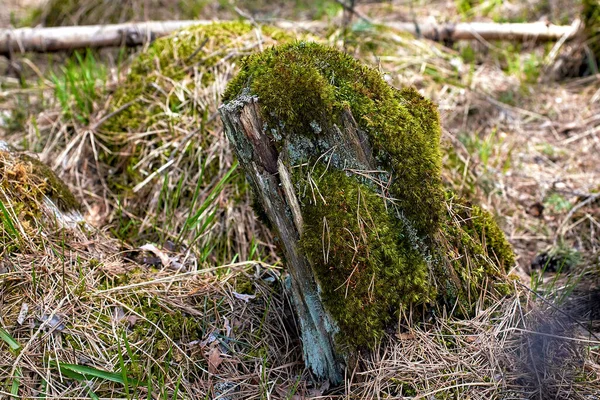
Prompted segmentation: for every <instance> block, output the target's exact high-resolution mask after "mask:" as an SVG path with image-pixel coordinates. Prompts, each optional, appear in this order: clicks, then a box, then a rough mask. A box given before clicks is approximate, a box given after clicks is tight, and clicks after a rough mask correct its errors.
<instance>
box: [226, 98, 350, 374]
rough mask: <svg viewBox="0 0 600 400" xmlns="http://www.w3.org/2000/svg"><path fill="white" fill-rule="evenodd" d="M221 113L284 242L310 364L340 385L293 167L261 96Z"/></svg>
mask: <svg viewBox="0 0 600 400" xmlns="http://www.w3.org/2000/svg"><path fill="white" fill-rule="evenodd" d="M220 113H221V118H222V120H223V124H224V126H225V131H226V133H227V137H228V138H229V140H230V141H231V143H233V144H234V147H235V151H236V154H237V155H238V157H239V160H240V164H241V165H242V168H243V169H244V171H245V172H246V176H247V177H248V180H249V181H250V184H251V186H252V188H253V191H254V193H255V195H256V197H257V198H258V200H259V201H260V203H261V206H262V207H263V209H264V211H265V213H266V214H267V215H268V218H269V220H270V221H271V224H272V225H273V227H274V229H275V232H276V234H277V237H278V238H279V240H280V241H281V247H282V249H283V252H284V254H285V258H286V261H287V268H288V271H289V274H290V276H291V282H290V284H291V293H292V299H293V302H294V306H295V309H296V313H297V315H298V319H299V320H300V329H301V331H302V340H303V343H304V347H303V349H304V359H305V361H306V364H307V365H308V366H309V367H310V368H311V369H312V371H313V372H314V373H315V374H316V375H317V376H319V377H322V378H327V379H329V380H330V381H331V382H332V383H334V384H338V383H340V382H341V380H342V377H343V373H342V371H343V366H342V362H343V358H342V357H341V356H340V355H339V354H338V352H337V351H336V349H335V345H334V335H335V333H336V330H335V324H334V323H333V321H332V319H331V316H330V315H329V314H328V313H327V312H326V311H325V309H324V307H323V304H322V303H321V300H320V295H319V288H318V285H317V282H316V280H315V276H314V274H313V272H312V269H311V267H310V264H309V262H308V260H307V259H306V257H305V256H304V255H303V254H302V252H301V251H300V250H299V248H298V240H299V239H300V235H301V233H302V215H301V213H300V208H299V205H298V200H297V198H296V196H295V193H294V192H295V190H294V188H293V186H292V184H291V180H290V171H289V167H288V166H286V165H285V163H284V162H283V158H282V157H283V155H280V154H278V152H277V150H276V149H275V147H274V146H273V144H272V143H271V140H270V139H269V137H268V136H267V135H265V132H264V129H263V128H264V127H265V124H264V121H263V119H262V118H261V116H260V107H259V104H258V99H257V98H256V97H254V96H240V97H238V98H237V99H236V100H235V101H233V102H231V103H228V104H225V105H224V106H222V107H221V108H220Z"/></svg>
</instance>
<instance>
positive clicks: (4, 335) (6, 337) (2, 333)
mask: <svg viewBox="0 0 600 400" xmlns="http://www.w3.org/2000/svg"><path fill="white" fill-rule="evenodd" d="M0 339H2V341H4V342H5V343H6V344H7V345H8V347H10V348H11V350H13V351H19V349H21V344H19V342H17V341H16V339H15V338H13V337H12V336H11V335H10V333H8V332H7V331H6V330H5V329H4V328H0Z"/></svg>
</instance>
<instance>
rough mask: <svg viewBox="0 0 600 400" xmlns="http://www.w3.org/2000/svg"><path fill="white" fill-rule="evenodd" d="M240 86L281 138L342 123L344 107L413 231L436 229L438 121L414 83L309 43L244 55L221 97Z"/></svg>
mask: <svg viewBox="0 0 600 400" xmlns="http://www.w3.org/2000/svg"><path fill="white" fill-rule="evenodd" d="M246 86H248V87H249V89H250V92H251V93H252V94H254V95H257V96H258V97H259V99H260V102H261V108H262V110H263V117H264V118H265V120H266V121H267V124H268V127H269V128H268V129H275V130H278V129H281V132H279V136H280V137H286V136H290V137H292V136H295V135H307V133H308V134H309V135H308V136H309V137H312V138H317V137H318V134H319V131H320V130H322V128H321V127H327V126H330V125H331V124H334V123H337V124H340V120H341V115H342V112H343V111H344V110H345V109H350V110H351V111H352V115H353V116H354V118H355V119H356V121H357V122H358V125H359V126H360V128H361V129H364V130H365V131H366V132H367V134H368V136H369V140H370V144H371V146H372V147H373V154H374V155H375V156H376V158H377V160H378V162H379V164H380V166H381V169H382V170H385V171H391V172H392V173H393V175H394V181H393V182H392V185H391V186H390V196H391V197H393V198H394V199H396V201H397V204H398V206H399V207H400V209H402V210H403V212H404V213H406V214H407V216H408V218H409V219H410V220H411V223H412V224H414V226H415V228H416V229H417V230H418V231H419V233H421V234H425V233H432V232H434V231H435V230H436V229H437V227H438V222H439V218H440V215H441V211H442V209H441V204H442V202H441V200H442V198H443V192H442V190H441V185H440V182H441V179H440V168H441V156H440V150H439V138H440V126H439V115H438V112H437V108H436V107H435V106H434V105H433V104H432V103H431V102H430V101H429V100H427V99H425V98H423V97H422V96H421V95H419V93H417V92H416V91H415V90H414V89H412V88H404V89H402V90H397V89H394V88H393V87H391V86H389V85H388V84H387V83H386V82H385V81H384V80H383V79H382V78H381V76H380V74H379V73H378V72H377V71H375V70H373V69H371V68H368V67H366V66H364V65H362V64H360V63H359V62H358V61H356V59H354V58H352V57H351V56H349V55H347V54H344V53H341V52H339V51H337V50H335V49H332V48H328V47H325V46H322V45H319V44H316V43H307V42H299V43H295V44H290V45H284V46H280V47H276V48H274V49H271V50H268V51H265V52H263V53H261V54H257V55H254V56H251V57H249V58H248V59H247V60H246V62H245V63H244V66H243V68H242V71H241V72H240V74H238V76H237V77H236V78H235V80H234V81H232V82H231V83H230V85H229V86H228V88H227V90H226V92H225V94H224V101H228V100H231V99H233V98H234V97H235V96H237V95H239V94H240V93H241V91H242V90H243V88H245V87H246ZM311 133H314V134H311Z"/></svg>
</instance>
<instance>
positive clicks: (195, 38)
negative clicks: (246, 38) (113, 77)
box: [103, 21, 291, 153]
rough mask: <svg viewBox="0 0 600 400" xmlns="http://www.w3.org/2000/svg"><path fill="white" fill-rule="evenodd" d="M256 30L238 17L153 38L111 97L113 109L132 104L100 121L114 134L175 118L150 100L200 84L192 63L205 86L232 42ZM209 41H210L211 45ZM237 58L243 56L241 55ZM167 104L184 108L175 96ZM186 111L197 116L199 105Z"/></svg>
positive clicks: (279, 36)
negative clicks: (176, 88)
mask: <svg viewBox="0 0 600 400" xmlns="http://www.w3.org/2000/svg"><path fill="white" fill-rule="evenodd" d="M254 29H256V28H255V27H254V26H253V25H251V24H248V23H245V22H241V21H240V22H225V23H214V24H208V25H199V26H196V27H191V28H186V29H183V30H181V31H179V32H177V33H175V34H174V35H172V36H169V37H166V38H161V39H158V40H156V41H155V42H154V43H153V44H152V45H151V46H150V47H149V48H148V50H147V51H146V52H145V53H142V54H140V56H139V57H138V58H136V60H135V61H134V62H133V64H132V66H131V69H130V72H129V73H128V74H127V79H126V80H125V82H123V83H122V84H121V85H119V88H118V89H117V90H116V92H115V93H114V95H113V98H112V101H111V108H112V110H113V111H115V110H117V109H119V108H120V107H122V106H125V105H127V104H130V103H132V102H133V104H131V105H130V106H129V107H127V108H126V109H125V110H123V111H121V112H119V113H118V114H117V115H116V116H115V117H113V118H111V119H110V120H109V121H108V122H107V123H105V124H104V125H103V129H104V130H106V131H111V132H114V133H118V132H128V131H129V132H131V131H137V130H139V129H140V128H143V127H147V126H150V125H152V123H153V122H155V121H156V120H164V119H165V118H167V119H168V118H176V116H168V115H165V113H164V109H162V108H159V106H160V104H161V103H159V102H153V101H152V98H154V97H155V96H156V95H159V96H160V94H161V92H162V93H169V92H170V90H171V89H172V88H173V82H181V81H187V83H188V85H186V86H187V89H189V90H193V89H194V87H195V86H196V85H197V84H198V82H197V81H196V80H194V79H190V78H189V77H190V76H191V75H194V71H193V68H194V67H196V68H198V69H199V70H200V77H201V82H200V83H201V84H202V85H203V86H206V85H208V84H209V83H210V82H212V80H213V79H214V75H213V73H212V72H211V68H212V67H214V66H215V65H216V64H217V63H219V61H222V59H223V57H224V56H226V55H227V53H228V52H231V51H234V50H236V47H237V46H236V45H235V42H236V40H238V39H239V38H240V37H241V36H243V35H245V34H248V33H250V32H252V31H253V30H254ZM262 34H263V35H266V36H270V37H273V39H275V40H278V41H279V40H281V41H285V40H291V36H289V35H287V34H286V33H284V32H283V31H280V30H277V29H275V28H270V27H264V28H262ZM207 40H211V45H210V48H209V49H208V48H207V47H208V46H207V45H206V41H207ZM215 49H217V50H216V51H215ZM237 58H241V55H238V56H237ZM186 78H187V79H186ZM168 104H169V107H170V109H171V111H172V112H173V113H177V112H180V111H182V108H183V107H184V103H182V102H181V101H180V100H179V99H178V97H177V96H169V97H168ZM185 104H187V103H185ZM186 111H187V110H186ZM189 112H197V113H199V114H200V115H201V111H200V110H197V109H193V110H189ZM174 122H176V121H174ZM134 153H135V151H134Z"/></svg>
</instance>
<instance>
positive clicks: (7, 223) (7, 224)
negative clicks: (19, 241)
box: [0, 200, 20, 238]
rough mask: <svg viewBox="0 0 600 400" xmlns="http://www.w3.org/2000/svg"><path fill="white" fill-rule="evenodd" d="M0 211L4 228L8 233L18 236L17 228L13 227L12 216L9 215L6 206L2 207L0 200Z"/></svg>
mask: <svg viewBox="0 0 600 400" xmlns="http://www.w3.org/2000/svg"><path fill="white" fill-rule="evenodd" d="M0 211H2V224H3V225H4V228H5V229H6V230H7V231H8V233H9V235H11V236H13V237H15V238H19V237H20V235H19V231H18V230H17V228H15V225H14V224H13V221H12V218H11V217H10V214H9V213H8V210H7V209H6V207H4V203H3V202H2V201H1V200H0Z"/></svg>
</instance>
